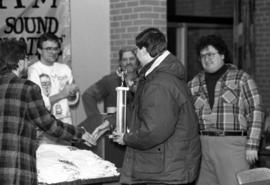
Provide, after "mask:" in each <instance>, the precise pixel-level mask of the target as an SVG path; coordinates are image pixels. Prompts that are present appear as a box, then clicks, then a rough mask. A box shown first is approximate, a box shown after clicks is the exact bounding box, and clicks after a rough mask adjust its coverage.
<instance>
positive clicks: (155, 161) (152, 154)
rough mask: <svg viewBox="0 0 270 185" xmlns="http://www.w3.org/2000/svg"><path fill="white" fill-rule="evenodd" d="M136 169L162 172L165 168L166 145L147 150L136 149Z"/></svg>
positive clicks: (146, 171)
mask: <svg viewBox="0 0 270 185" xmlns="http://www.w3.org/2000/svg"><path fill="white" fill-rule="evenodd" d="M134 157H135V159H134V160H135V161H134V170H135V171H137V172H143V173H160V172H162V171H163V170H164V146H157V147H154V148H153V149H151V150H147V151H135V156H134Z"/></svg>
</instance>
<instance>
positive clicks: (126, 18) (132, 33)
mask: <svg viewBox="0 0 270 185" xmlns="http://www.w3.org/2000/svg"><path fill="white" fill-rule="evenodd" d="M166 3H167V1H166V0H110V22H111V70H112V71H114V70H115V69H116V67H117V66H118V51H119V49H120V48H121V47H126V46H134V47H135V42H134V39H135V37H136V35H137V34H138V33H139V32H141V31H142V30H144V29H145V28H148V27H157V28H159V29H160V30H161V31H162V32H164V33H165V34H166V30H167V14H166V12H167V4H166Z"/></svg>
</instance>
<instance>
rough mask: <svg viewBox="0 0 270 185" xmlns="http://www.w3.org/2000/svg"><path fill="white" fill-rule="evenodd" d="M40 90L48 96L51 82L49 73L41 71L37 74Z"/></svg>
mask: <svg viewBox="0 0 270 185" xmlns="http://www.w3.org/2000/svg"><path fill="white" fill-rule="evenodd" d="M39 79H40V84H41V87H42V92H43V93H44V94H45V95H46V96H47V97H49V96H50V94H51V88H52V82H51V78H50V76H49V75H47V74H44V73H42V74H41V75H39Z"/></svg>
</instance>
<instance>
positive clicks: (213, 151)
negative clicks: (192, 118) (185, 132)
mask: <svg viewBox="0 0 270 185" xmlns="http://www.w3.org/2000/svg"><path fill="white" fill-rule="evenodd" d="M197 53H198V55H199V57H200V61H201V65H202V67H203V71H202V72H200V73H199V74H197V75H196V76H195V77H194V78H193V79H192V80H191V81H190V82H189V87H190V90H191V93H192V96H193V100H194V106H195V110H196V113H197V116H198V118H199V126H200V135H201V137H200V138H201V143H202V154H203V157H202V163H201V169H200V175H199V178H198V181H197V185H206V184H207V185H237V184H238V183H237V181H236V177H235V174H236V173H237V172H239V171H241V170H245V169H248V168H249V167H250V165H252V164H254V162H255V161H256V160H257V159H258V148H259V143H260V138H261V131H262V123H263V120H264V113H263V108H262V100H261V97H260V95H259V92H258V88H257V86H256V83H255V81H254V80H253V79H252V78H251V76H250V75H248V74H247V73H246V72H244V71H242V70H238V69H237V68H236V66H234V65H232V64H229V63H231V61H230V56H229V51H228V48H227V46H226V44H225V42H224V41H223V39H222V38H220V37H219V36H216V35H208V36H204V37H202V38H201V39H200V41H199V43H198V46H197Z"/></svg>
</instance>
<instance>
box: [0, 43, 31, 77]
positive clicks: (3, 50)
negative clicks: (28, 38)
mask: <svg viewBox="0 0 270 185" xmlns="http://www.w3.org/2000/svg"><path fill="white" fill-rule="evenodd" d="M26 50H27V46H26V43H25V42H24V41H18V40H16V39H5V40H2V41H0V72H1V73H3V72H9V71H12V70H14V69H17V68H18V62H19V61H20V60H24V59H25V57H26Z"/></svg>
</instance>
